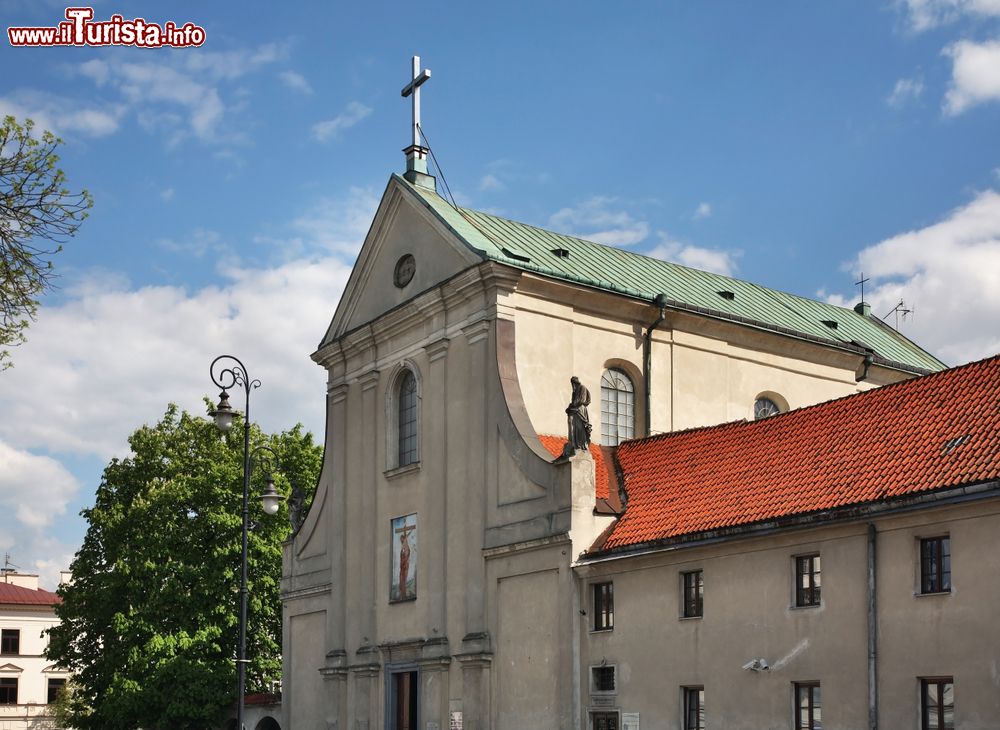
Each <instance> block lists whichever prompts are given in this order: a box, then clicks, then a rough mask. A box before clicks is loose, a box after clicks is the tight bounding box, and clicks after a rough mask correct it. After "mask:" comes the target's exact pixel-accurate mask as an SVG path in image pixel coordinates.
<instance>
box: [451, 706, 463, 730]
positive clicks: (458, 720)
mask: <svg viewBox="0 0 1000 730" xmlns="http://www.w3.org/2000/svg"><path fill="white" fill-rule="evenodd" d="M448 730H462V711H461V710H452V711H451V718H450V719H449V720H448Z"/></svg>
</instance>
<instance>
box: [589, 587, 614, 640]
mask: <svg viewBox="0 0 1000 730" xmlns="http://www.w3.org/2000/svg"><path fill="white" fill-rule="evenodd" d="M614 627H615V593H614V584H612V583H594V631H607V630H608V629H613V628H614Z"/></svg>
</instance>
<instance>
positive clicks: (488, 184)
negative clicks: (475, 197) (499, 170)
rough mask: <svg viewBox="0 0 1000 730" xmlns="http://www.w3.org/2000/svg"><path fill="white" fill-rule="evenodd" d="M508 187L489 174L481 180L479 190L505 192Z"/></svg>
mask: <svg viewBox="0 0 1000 730" xmlns="http://www.w3.org/2000/svg"><path fill="white" fill-rule="evenodd" d="M506 187H507V186H506V185H504V184H503V182H502V181H501V180H500V178H498V177H497V176H496V175H494V174H493V173H487V174H485V175H483V176H482V177H481V178H480V179H479V189H480V190H483V191H487V190H504V189H505V188H506Z"/></svg>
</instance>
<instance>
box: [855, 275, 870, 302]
mask: <svg viewBox="0 0 1000 730" xmlns="http://www.w3.org/2000/svg"><path fill="white" fill-rule="evenodd" d="M866 281H871V279H870V278H868V279H866V278H865V272H863V271H862V272H861V281H856V282H854V286H858V285H859V284H860V285H861V301H862V302H864V301H865V282H866Z"/></svg>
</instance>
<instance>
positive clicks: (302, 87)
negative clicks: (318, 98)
mask: <svg viewBox="0 0 1000 730" xmlns="http://www.w3.org/2000/svg"><path fill="white" fill-rule="evenodd" d="M278 78H280V79H281V81H282V83H284V84H285V86H287V87H288V88H289V89H291V90H292V91H297V92H298V93H300V94H312V93H313V87H312V86H311V85H310V84H309V82H308V81H306V77H305V76H303V75H302V74H300V73H297V72H295V71H282V72H281V73H280V74H278Z"/></svg>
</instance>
